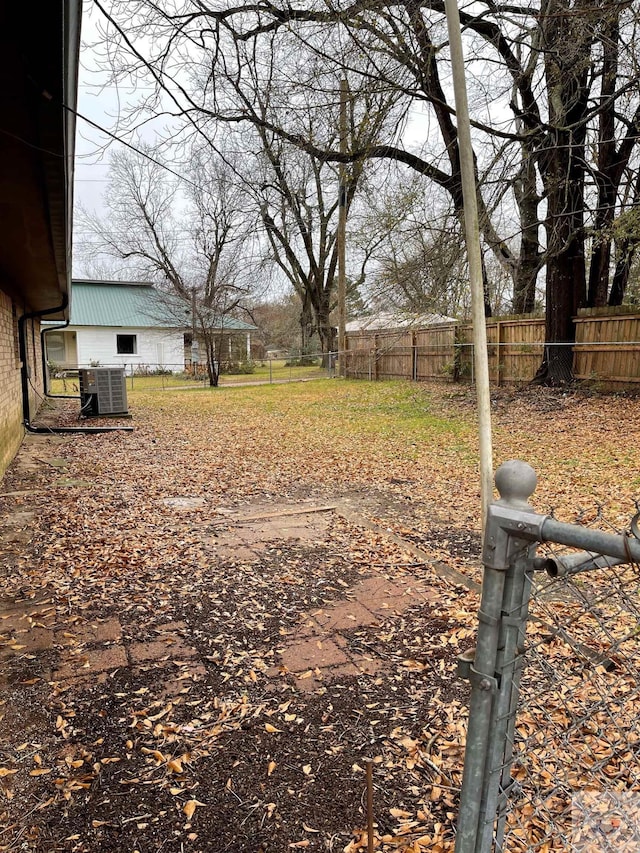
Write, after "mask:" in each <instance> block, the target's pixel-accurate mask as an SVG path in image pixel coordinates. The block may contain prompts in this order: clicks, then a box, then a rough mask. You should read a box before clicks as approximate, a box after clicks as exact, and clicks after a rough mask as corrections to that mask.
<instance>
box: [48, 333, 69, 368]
mask: <svg viewBox="0 0 640 853" xmlns="http://www.w3.org/2000/svg"><path fill="white" fill-rule="evenodd" d="M46 341H47V361H53V362H54V363H55V364H63V363H64V362H65V361H66V360H67V359H66V352H65V346H64V332H48V334H47V337H46Z"/></svg>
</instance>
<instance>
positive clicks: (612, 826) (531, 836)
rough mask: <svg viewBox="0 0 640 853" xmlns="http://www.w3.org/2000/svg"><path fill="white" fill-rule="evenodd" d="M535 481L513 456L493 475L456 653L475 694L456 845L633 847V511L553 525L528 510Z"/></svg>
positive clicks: (639, 782)
mask: <svg viewBox="0 0 640 853" xmlns="http://www.w3.org/2000/svg"><path fill="white" fill-rule="evenodd" d="M535 484H536V478H535V474H534V472H533V470H532V469H531V468H530V467H529V466H528V465H525V464H524V463H522V462H508V463H505V465H503V466H501V468H500V469H498V472H497V473H496V485H497V487H498V489H499V491H500V495H501V498H500V500H499V501H497V502H496V503H494V504H493V505H492V506H491V507H490V510H489V514H488V518H487V525H486V532H485V545H484V552H483V563H484V577H483V584H482V598H481V603H480V610H479V614H478V619H479V621H478V632H477V644H476V647H475V649H472V650H470V651H469V652H468V653H466V654H464V655H462V656H461V658H460V661H459V671H460V674H461V675H463V676H464V677H466V678H468V680H469V682H470V684H471V700H470V708H469V724H468V732H467V743H466V751H465V764H464V774H463V784H462V792H461V800H460V808H459V819H458V831H457V835H456V853H491V851H500V853H502V851H518V853H520V851H522V853H534V851H535V853H550V851H566V850H570V851H574V853H587V851H588V853H596V851H597V853H609V851H610V853H613V851H614V850H615V851H624V853H631V851H637V850H638V849H640V734H639V732H638V729H637V717H638V710H639V709H640V665H639V664H638V655H637V646H638V636H639V635H640V578H639V575H638V565H637V564H638V562H639V561H640V539H638V532H639V530H638V516H639V515H640V514H638V515H636V516H635V517H634V519H633V520H632V521H631V525H630V530H629V531H628V532H625V533H622V534H617V533H611V532H607V531H606V530H601V529H591V528H589V527H585V526H583V525H580V524H567V523H564V522H559V521H557V520H556V519H554V518H551V517H548V516H544V515H539V514H537V513H536V512H535V511H534V510H533V509H532V508H531V507H530V506H528V504H527V501H528V499H529V497H530V495H531V494H532V493H533V490H534V488H535ZM543 543H547V544H546V545H543ZM539 547H543V548H544V549H545V550H544V552H540V553H538V548H539ZM567 548H571V549H572V550H571V551H567V550H566V549H567ZM576 548H579V549H581V550H580V551H579V552H576V551H575V550H573V549H576Z"/></svg>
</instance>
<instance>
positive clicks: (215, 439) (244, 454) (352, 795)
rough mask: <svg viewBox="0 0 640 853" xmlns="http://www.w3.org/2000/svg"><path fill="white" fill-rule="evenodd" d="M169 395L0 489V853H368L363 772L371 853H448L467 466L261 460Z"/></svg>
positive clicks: (226, 417) (67, 409)
mask: <svg viewBox="0 0 640 853" xmlns="http://www.w3.org/2000/svg"><path fill="white" fill-rule="evenodd" d="M306 393H307V394H311V391H308V392H306ZM182 396H183V395H181V397H182ZM165 399H166V402H165V400H163V402H162V405H161V406H159V405H158V404H157V403H154V404H153V406H152V407H149V408H145V402H144V401H142V402H141V403H140V404H139V405H138V408H137V411H136V412H135V413H134V423H135V425H136V430H135V432H134V433H131V434H125V433H113V434H109V435H101V436H56V435H43V436H40V435H37V436H36V435H30V436H28V437H27V439H26V440H25V443H24V445H23V448H22V450H21V451H20V454H19V456H18V458H17V459H16V461H15V462H14V464H13V465H12V467H11V468H10V470H9V471H8V472H7V474H6V476H5V478H4V480H3V481H2V484H1V489H0V491H1V493H0V530H1V532H2V545H1V553H0V557H1V578H0V589H1V590H2V593H3V598H2V604H1V605H0V643H1V645H0V657H1V658H2V676H1V679H0V684H1V687H2V692H1V697H0V714H2V723H1V727H0V850H2V851H8V850H30V851H35V852H36V853H52V851H77V852H78V853H81V851H82V853H85V851H87V853H88V851H92V853H94V851H96V853H97V852H98V851H99V852H100V853H111V851H130V853H133V851H140V853H156V851H157V853H159V851H164V853H183V851H190V853H198V851H212V853H222V851H235V853H273V851H287V850H291V849H307V850H309V851H347V853H353V851H357V850H366V849H367V835H366V821H367V815H366V808H365V771H366V766H367V763H368V762H372V765H373V780H374V816H375V849H376V850H384V851H392V850H394V851H414V853H419V851H420V850H426V849H429V850H433V851H439V850H442V851H445V850H452V849H453V837H454V824H455V816H456V808H457V798H458V789H459V786H460V782H461V769H462V754H463V748H464V740H463V735H464V722H465V713H466V712H465V707H466V703H467V687H466V684H465V683H464V682H462V681H460V680H459V679H458V678H457V676H456V657H457V655H458V654H459V653H460V652H461V651H463V650H464V649H466V648H468V647H469V646H471V645H472V644H473V636H474V634H475V617H474V614H475V611H476V609H477V586H476V580H477V578H478V565H479V536H478V531H477V529H475V528H474V526H473V525H469V524H465V519H467V518H469V517H470V514H471V510H470V507H471V506H472V502H473V500H474V499H475V487H471V488H467V487H466V486H463V485H460V484H461V483H463V482H465V481H466V480H467V479H469V471H472V470H473V455H472V452H471V450H469V448H468V447H467V446H466V445H465V444H464V443H462V444H461V443H460V442H461V439H460V437H459V436H458V435H457V434H454V433H452V438H451V439H450V441H449V443H448V444H446V446H445V448H444V449H443V450H441V451H440V450H439V451H438V453H437V454H435V455H434V458H433V459H431V460H429V459H426V460H423V461H422V462H420V463H419V464H418V463H416V462H415V461H413V462H411V459H409V461H406V460H404V461H403V460H402V459H401V456H398V455H397V454H398V453H399V452H398V450H397V448H396V450H394V453H395V454H396V456H395V457H393V458H392V457H389V456H388V455H387V456H385V455H384V452H383V451H380V452H379V457H376V456H375V454H374V455H373V457H372V454H371V452H369V451H367V452H366V453H364V452H363V455H362V457H361V458H352V459H351V463H350V465H349V466H348V467H345V461H344V459H345V457H344V456H343V454H342V449H341V446H340V445H339V444H338V446H337V447H336V443H335V440H334V441H333V442H332V443H331V444H330V446H331V447H333V449H334V451H335V452H331V453H329V451H328V449H327V447H328V445H325V444H323V443H322V442H321V441H320V438H318V436H317V435H315V434H314V436H312V437H311V439H310V438H309V435H306V437H305V441H306V446H307V449H308V450H309V453H308V455H307V456H303V455H302V450H301V446H300V447H299V446H298V445H297V444H296V439H295V435H294V437H293V438H291V437H289V438H288V437H287V436H286V435H284V432H285V431H284V430H283V435H284V437H283V435H281V436H280V440H279V445H278V446H279V447H280V451H279V452H280V454H281V458H280V459H275V458H272V457H273V453H274V451H273V447H274V445H270V447H271V448H272V451H271V457H270V452H269V450H268V448H267V447H266V445H264V446H263V438H261V436H260V434H258V433H257V432H256V431H255V424H252V425H251V429H250V428H249V425H248V424H247V423H246V422H245V423H244V424H243V421H242V417H241V416H239V414H238V411H237V409H236V410H235V412H234V411H231V410H229V411H226V410H225V411H221V410H218V411H216V412H215V415H214V414H212V413H211V412H208V411H207V412H204V413H203V412H202V411H198V413H197V415H196V414H194V413H193V412H192V411H191V410H189V411H187V410H186V409H185V410H184V411H182V410H180V408H179V404H176V406H177V408H175V407H172V405H171V404H170V403H169V400H168V398H165ZM547 399H552V398H547ZM454 404H455V405H456V406H458V408H459V409H460V410H461V411H463V412H464V411H466V408H467V401H466V399H465V400H461V401H458V402H455V401H454ZM185 405H186V404H185ZM306 405H307V406H309V405H310V403H309V401H307V402H306ZM504 405H505V406H506V405H507V403H505V404H504ZM516 405H517V406H520V407H521V408H523V409H524V410H525V411H526V413H527V414H528V417H530V418H533V417H537V418H538V419H544V418H545V417H547V416H548V414H549V412H548V411H547V410H546V409H545V408H544V407H543V408H542V409H541V408H540V404H539V403H533V404H531V403H527V402H526V401H525V402H522V401H521V400H519V401H517V403H516ZM550 411H552V412H553V407H552V408H551V410H550ZM49 417H51V418H54V419H55V420H56V421H57V422H67V423H71V422H72V421H73V418H74V417H75V413H74V411H73V408H72V405H71V404H63V403H57V404H56V409H55V410H54V411H52V412H51V413H50V414H49ZM274 417H275V416H274ZM300 417H301V418H302V417H303V416H302V415H300ZM309 448H310V449H309ZM376 452H378V451H376ZM385 452H386V451H385ZM412 452H413V451H411V450H408V451H407V455H408V456H410V455H411V453H412ZM423 455H424V454H423ZM427 455H428V454H427ZM436 455H437V457H438V458H437V459H436V458H435V456H436ZM316 457H317V460H320V459H322V464H321V463H320V462H319V461H317V465H316V463H315V462H314V459H315V458H316ZM327 457H329V461H327ZM398 459H400V461H397V460H398ZM394 460H396V461H394ZM456 460H458V462H457V463H456ZM445 464H446V465H447V466H448V467H447V468H446V470H447V472H448V473H447V476H448V477H449V482H448V486H447V488H448V490H449V492H448V493H449V495H452V494H454V493H455V494H456V497H458V498H459V500H458V502H457V509H456V512H453V511H451V512H450V511H449V509H448V508H446V507H445V508H444V509H443V510H442V511H441V512H440V513H438V512H436V511H435V510H434V509H433V506H432V505H431V501H436V499H437V497H438V496H437V494H435V492H436V490H437V489H443V488H444V487H443V486H442V483H441V481H442V476H443V473H442V472H443V470H444V469H443V467H442V466H443V465H445ZM314 465H316V467H315V468H314ZM376 466H377V467H376ZM430 468H431V469H433V482H431V481H430V480H428V476H430V475H429V474H428V471H429V470H430ZM365 469H366V470H365ZM380 472H384V473H383V474H381V473H380ZM456 484H457V485H456ZM418 485H419V486H420V488H418V487H417V486H418ZM629 488H630V487H629ZM454 489H457V492H454V491H453V490H454ZM440 504H441V502H440Z"/></svg>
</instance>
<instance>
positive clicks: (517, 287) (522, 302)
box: [513, 146, 540, 314]
mask: <svg viewBox="0 0 640 853" xmlns="http://www.w3.org/2000/svg"><path fill="white" fill-rule="evenodd" d="M514 195H515V198H516V202H517V205H518V213H519V216H520V227H521V234H522V236H521V238H520V255H519V258H518V264H517V266H516V268H515V273H514V280H513V313H514V314H531V313H532V312H533V310H534V309H535V304H536V282H537V280H538V273H539V272H540V238H539V234H538V231H539V217H538V205H539V203H540V197H539V196H538V192H537V189H536V170H535V166H534V160H533V157H531V156H530V152H528V151H527V150H526V149H525V148H524V146H522V165H521V167H520V171H519V173H518V176H517V178H516V180H515V182H514Z"/></svg>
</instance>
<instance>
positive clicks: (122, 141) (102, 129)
mask: <svg viewBox="0 0 640 853" xmlns="http://www.w3.org/2000/svg"><path fill="white" fill-rule="evenodd" d="M60 103H61V105H62V107H63V109H65V110H67V112H70V113H71V114H72V115H74V116H76V118H81V119H82V120H83V121H86V122H87V124H90V125H91V127H95V129H96V130H99V131H100V132H101V133H104V134H106V135H107V136H109V137H110V138H111V139H113V140H115V141H116V142H119V143H120V144H121V145H124V146H125V148H129V149H130V150H131V151H134V152H135V153H136V154H139V155H140V156H141V157H144V158H145V159H147V160H150V161H151V162H152V163H155V164H156V166H160V168H161V169H164V170H165V171H167V172H170V173H171V174H172V175H174V176H175V177H176V178H178V179H179V180H181V181H184V182H185V184H189V186H191V187H193V188H194V189H196V190H199V189H200V187H199V186H198V184H195V183H194V182H193V181H191V180H190V179H189V178H185V176H184V175H181V174H180V173H179V172H176V171H175V170H174V169H172V168H171V167H170V166H167V165H166V164H165V163H162V162H161V161H160V160H156V158H155V157H152V156H151V155H150V154H147V152H146V151H142V150H141V149H140V148H136V146H135V145H132V144H131V143H130V142H127V141H126V140H125V139H121V138H120V137H119V136H116V134H115V133H112V132H111V131H110V130H107V128H106V127H102V125H100V124H98V123H97V122H95V121H93V120H92V119H90V118H87V116H85V115H82V113H79V112H78V111H77V110H74V109H73V107H70V106H69V105H68V104H65V103H64V101H61V102H60ZM83 180H86V179H83Z"/></svg>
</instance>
